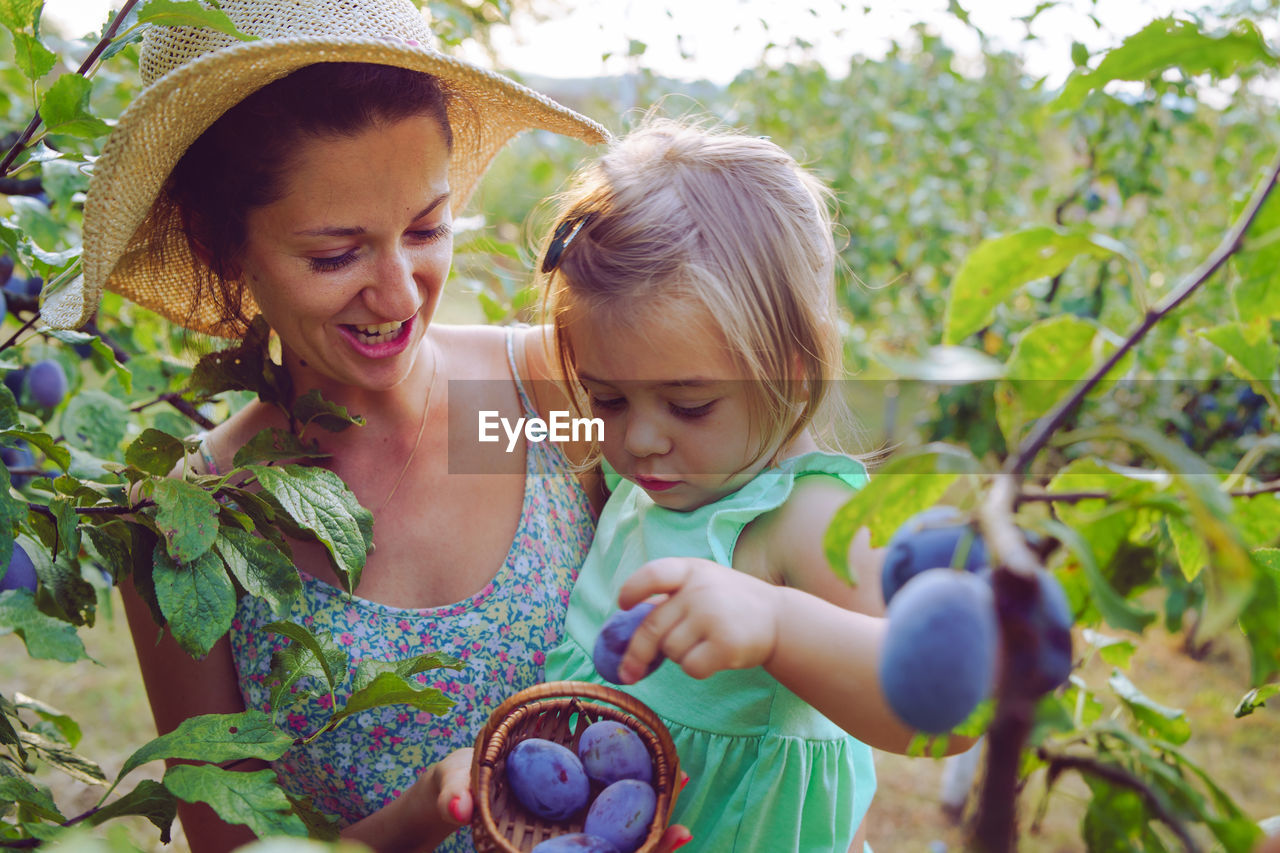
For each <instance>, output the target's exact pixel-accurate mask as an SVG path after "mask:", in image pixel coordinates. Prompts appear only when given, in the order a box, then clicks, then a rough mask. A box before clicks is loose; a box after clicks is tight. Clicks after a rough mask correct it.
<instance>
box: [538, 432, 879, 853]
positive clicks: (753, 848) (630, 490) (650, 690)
mask: <svg viewBox="0 0 1280 853" xmlns="http://www.w3.org/2000/svg"><path fill="white" fill-rule="evenodd" d="M809 475H831V476H835V477H838V478H840V479H841V480H843V481H844V482H846V483H848V484H849V485H850V486H852V487H853V488H855V489H857V488H861V487H862V486H863V485H865V484H866V482H867V474H866V469H865V468H863V466H862V465H861V464H860V463H859V462H857V461H855V460H852V459H849V458H848V457H846V456H837V455H833V454H827V453H808V454H805V455H802V456H797V457H793V458H791V459H787V460H784V461H783V462H782V463H781V464H780V465H779V466H777V467H773V468H768V469H766V470H765V471H763V472H761V473H760V475H759V476H757V477H756V478H755V479H754V480H752V481H750V482H749V483H747V484H746V485H745V486H743V487H742V488H741V489H740V490H738V491H737V492H734V493H733V494H731V495H727V496H725V497H723V498H721V499H720V500H718V501H716V502H715V503H712V504H708V505H707V506H704V507H700V508H698V509H696V510H693V511H691V512H676V511H673V510H668V509H664V508H662V507H660V506H657V505H655V504H654V503H653V501H652V500H650V499H649V497H648V495H646V494H645V493H644V490H643V489H641V488H639V487H638V486H636V485H635V484H634V483H630V482H627V481H622V480H621V479H620V478H619V477H618V476H617V475H616V474H614V473H613V472H611V471H610V472H607V479H608V482H609V485H610V486H612V487H613V488H614V489H615V491H614V492H613V494H612V495H611V496H610V498H609V500H608V502H607V503H606V504H605V507H604V511H603V512H602V513H601V515H600V521H599V523H598V525H597V527H596V536H595V540H594V541H593V543H592V545H591V550H590V552H589V553H588V555H587V559H586V562H585V563H584V564H583V566H582V570H581V572H580V573H579V575H578V582H577V583H576V584H575V585H574V588H573V594H572V596H571V597H570V599H569V615H568V618H567V621H566V624H565V640H564V642H563V643H562V644H561V645H560V646H558V647H557V648H555V649H553V650H552V652H551V653H550V655H549V656H548V657H547V664H546V667H547V678H548V679H550V680H559V679H569V680H575V681H594V682H597V683H606V682H603V681H602V679H601V678H600V676H599V674H597V673H596V671H595V666H594V665H593V664H592V662H591V649H592V647H593V646H594V645H595V639H596V634H597V633H598V632H599V630H600V626H601V624H602V623H603V622H604V620H605V619H606V618H607V617H608V616H609V614H610V613H612V612H613V611H614V610H616V609H617V606H618V604H617V601H618V590H619V589H620V588H621V586H622V584H623V582H624V581H625V580H626V579H627V578H628V577H629V576H630V575H631V573H632V572H634V571H635V570H636V569H637V568H639V567H640V566H641V565H642V564H644V563H645V562H647V561H649V560H653V559H657V558H659V557H703V558H706V559H710V560H714V561H715V562H717V563H720V564H721V565H725V566H729V565H732V563H733V549H734V545H735V544H736V542H737V539H738V536H739V534H741V533H742V530H743V528H744V527H746V525H747V524H748V523H750V522H751V521H752V520H753V519H755V518H756V517H758V516H760V515H762V514H764V513H766V512H768V511H770V510H773V509H776V508H777V507H779V506H781V505H782V504H783V502H784V501H786V500H787V498H788V497H789V496H790V494H791V491H792V489H793V487H794V486H795V482H796V480H797V479H798V478H799V477H802V476H809ZM621 689H622V690H624V691H626V692H628V693H631V694H632V695H634V696H636V697H637V698H639V699H640V700H642V701H643V702H645V703H646V704H647V705H649V707H651V708H652V709H653V710H654V711H655V712H656V713H657V714H658V716H660V717H661V718H662V719H663V721H664V722H665V723H666V724H667V727H668V728H669V729H670V730H671V736H672V738H673V740H674V741H675V746H676V752H677V754H678V755H679V756H680V766H681V769H683V770H685V771H686V772H687V773H688V774H689V777H690V778H689V785H688V787H686V788H685V789H684V791H683V792H682V793H681V794H680V797H679V799H678V801H677V804H676V808H675V811H674V813H673V814H672V822H673V823H680V824H684V825H685V826H687V827H688V828H689V829H690V830H691V831H692V832H693V838H694V842H695V844H694V846H693V847H692V848H690V849H696V850H707V851H717V853H784V851H796V852H797V853H801V851H806V853H832V852H833V851H835V853H845V851H846V850H848V849H849V845H850V843H851V842H852V840H853V835H854V833H855V832H856V831H857V828H858V825H859V824H860V823H861V822H862V819H863V816H864V815H865V814H866V811H867V807H868V806H869V805H870V804H871V796H872V794H874V793H875V786H876V781H875V769H874V767H873V765H872V760H871V749H870V747H868V746H867V745H866V744H864V743H861V742H860V741H858V740H856V739H854V738H852V737H850V736H849V735H848V734H846V733H845V732H844V731H843V730H842V729H840V728H839V727H838V726H836V725H835V724H834V723H832V722H831V721H830V720H828V719H827V718H826V717H824V716H823V715H822V714H820V713H818V712H817V711H815V710H814V709H813V708H812V707H810V706H809V705H808V704H806V703H805V702H804V701H802V700H801V699H800V698H799V697H797V696H796V695H795V694H794V693H792V692H791V691H790V690H788V689H787V688H786V687H783V686H782V685H781V684H779V683H778V682H777V681H776V680H775V679H774V678H773V677H772V676H771V675H769V673H767V672H765V670H764V669H763V668H761V667H756V668H754V669H748V670H728V671H724V672H718V673H716V674H715V675H713V676H711V677H710V678H707V679H704V680H698V679H694V678H691V677H689V676H688V675H685V673H684V671H683V670H681V669H680V667H679V666H677V665H676V664H674V663H671V662H669V661H668V662H666V663H664V664H663V665H662V666H660V667H658V669H657V670H656V671H655V672H654V673H653V674H651V675H650V676H648V677H647V678H644V679H642V680H641V681H640V682H638V683H637V684H632V685H627V686H624V687H622V688H621Z"/></svg>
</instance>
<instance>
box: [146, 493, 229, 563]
mask: <svg viewBox="0 0 1280 853" xmlns="http://www.w3.org/2000/svg"><path fill="white" fill-rule="evenodd" d="M151 486H152V493H151V497H152V499H153V500H154V501H155V502H156V507H157V509H156V514H155V520H156V527H158V528H159V529H160V533H161V535H162V536H163V537H164V542H165V547H166V548H167V549H168V551H169V555H170V556H171V557H173V559H174V560H175V561H177V562H179V563H189V562H191V561H192V560H195V559H196V558H198V557H200V556H202V555H204V554H205V553H206V552H207V551H208V550H209V548H211V547H212V546H213V542H214V540H215V539H217V538H218V502H217V501H215V500H214V499H213V496H212V495H210V494H209V493H208V492H206V491H205V490H204V489H202V488H200V487H199V486H196V485H194V484H192V483H188V482H185V481H183V480H173V479H168V478H166V479H163V480H156V481H154V482H153V483H152V484H151Z"/></svg>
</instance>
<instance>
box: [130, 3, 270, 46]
mask: <svg viewBox="0 0 1280 853" xmlns="http://www.w3.org/2000/svg"><path fill="white" fill-rule="evenodd" d="M138 20H139V21H140V22H142V23H144V24H156V25H158V26H163V27H204V28H207V29H210V30H214V31H215V32H219V33H225V34H226V35H229V36H233V37H234V38H237V39H239V40H240V41H256V40H257V38H258V37H257V36H255V35H249V34H248V33H242V32H240V31H239V30H238V29H236V25H235V23H234V22H232V20H231V19H230V18H228V17H227V14H226V13H225V12H223V11H222V10H221V9H218V8H210V7H208V6H204V5H201V4H200V3H199V2H197V0H150V2H148V3H147V4H146V5H145V6H143V7H141V8H140V9H138Z"/></svg>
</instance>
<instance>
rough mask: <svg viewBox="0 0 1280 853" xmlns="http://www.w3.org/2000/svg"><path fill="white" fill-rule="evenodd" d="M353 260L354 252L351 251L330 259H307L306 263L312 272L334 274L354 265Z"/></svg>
mask: <svg viewBox="0 0 1280 853" xmlns="http://www.w3.org/2000/svg"><path fill="white" fill-rule="evenodd" d="M355 259H356V250H355V249H351V250H350V251H347V252H343V253H342V254H341V255H335V256H334V257H332V258H307V263H308V264H309V265H310V266H311V270H312V272H334V271H335V270H340V269H342V268H343V267H345V266H347V265H348V264H350V263H354V262H355Z"/></svg>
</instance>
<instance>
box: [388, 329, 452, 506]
mask: <svg viewBox="0 0 1280 853" xmlns="http://www.w3.org/2000/svg"><path fill="white" fill-rule="evenodd" d="M439 370H440V354H439V353H435V357H434V358H432V359H431V381H430V382H429V383H427V400H426V402H425V403H423V404H422V421H421V423H419V424H418V437H417V438H415V439H414V440H413V449H412V450H410V451H409V458H408V459H406V460H404V467H403V468H401V469H400V473H399V474H397V475H396V481H395V482H394V483H392V484H391V491H389V492H387V496H386V497H385V498H383V499H382V503H381V504H379V505H378V508H377V509H376V510H374V511H373V514H374V515H375V516H376V515H377V514H378V513H380V512H382V511H383V510H384V509H386V508H387V504H389V503H391V499H392V498H393V497H395V494H396V489H398V488H400V481H401V480H403V479H404V475H405V474H407V473H409V466H410V465H412V464H413V457H414V456H415V455H416V454H417V452H418V446H419V445H420V444H422V436H423V433H425V432H426V431H427V413H428V412H430V411H431V392H432V391H434V390H435V389H436V373H437V372H438V371H439Z"/></svg>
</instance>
